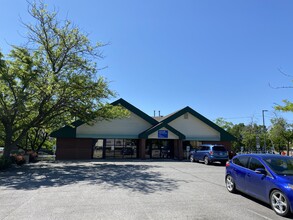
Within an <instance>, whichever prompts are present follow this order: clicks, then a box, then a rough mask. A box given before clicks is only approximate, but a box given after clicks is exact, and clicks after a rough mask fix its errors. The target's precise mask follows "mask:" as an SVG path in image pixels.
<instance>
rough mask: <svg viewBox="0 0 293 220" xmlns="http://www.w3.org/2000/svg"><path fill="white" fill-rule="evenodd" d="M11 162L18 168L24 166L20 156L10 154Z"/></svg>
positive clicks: (22, 157) (22, 156)
mask: <svg viewBox="0 0 293 220" xmlns="http://www.w3.org/2000/svg"><path fill="white" fill-rule="evenodd" d="M10 159H11V162H12V163H15V164H17V165H18V166H21V165H23V164H25V158H24V155H21V154H12V155H11V156H10Z"/></svg>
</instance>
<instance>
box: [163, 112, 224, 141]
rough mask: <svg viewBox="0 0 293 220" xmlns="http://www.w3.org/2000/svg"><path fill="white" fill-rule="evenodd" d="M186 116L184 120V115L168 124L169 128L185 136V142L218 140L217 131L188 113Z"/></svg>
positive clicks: (218, 134)
mask: <svg viewBox="0 0 293 220" xmlns="http://www.w3.org/2000/svg"><path fill="white" fill-rule="evenodd" d="M186 114H187V118H185V117H186V116H185V115H182V116H180V117H178V118H177V119H175V120H174V121H171V122H170V123H169V125H170V126H172V127H173V128H175V129H176V130H178V131H179V132H181V133H182V134H184V135H185V136H186V140H211V141H219V140H220V133H219V132H218V131H216V130H215V129H213V128H212V127H210V126H208V125H207V124H205V123H204V122H202V121H201V120H199V119H197V118H196V117H194V116H193V115H191V114H190V113H186Z"/></svg>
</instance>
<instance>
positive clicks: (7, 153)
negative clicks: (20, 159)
mask: <svg viewBox="0 0 293 220" xmlns="http://www.w3.org/2000/svg"><path fill="white" fill-rule="evenodd" d="M5 132H6V137H5V145H4V153H3V157H4V158H5V159H9V158H10V153H11V150H12V148H13V146H15V145H16V144H13V143H12V132H9V131H7V130H6V131H5Z"/></svg>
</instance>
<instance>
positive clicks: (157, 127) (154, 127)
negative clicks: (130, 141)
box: [138, 123, 185, 139]
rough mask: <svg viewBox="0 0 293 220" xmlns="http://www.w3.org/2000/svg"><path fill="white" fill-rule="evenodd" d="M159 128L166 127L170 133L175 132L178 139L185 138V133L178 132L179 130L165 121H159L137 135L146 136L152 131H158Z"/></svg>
mask: <svg viewBox="0 0 293 220" xmlns="http://www.w3.org/2000/svg"><path fill="white" fill-rule="evenodd" d="M161 128H166V129H168V130H169V131H171V132H172V133H174V134H176V135H177V136H178V137H179V139H185V135H184V134H182V133H180V132H179V131H177V130H176V129H174V128H173V127H171V126H170V125H168V124H166V123H159V124H157V125H155V126H153V127H151V128H149V129H148V130H146V131H144V132H142V133H140V134H139V135H138V137H139V138H146V139H147V138H148V136H149V135H151V134H152V133H154V132H156V131H158V130H159V129H161Z"/></svg>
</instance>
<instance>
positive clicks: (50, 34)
mask: <svg viewBox="0 0 293 220" xmlns="http://www.w3.org/2000/svg"><path fill="white" fill-rule="evenodd" d="M29 13H30V14H31V16H32V17H33V18H34V20H35V23H34V24H26V23H23V25H24V26H25V27H26V28H27V31H28V36H27V38H28V43H27V44H26V45H27V46H26V47H20V46H14V47H13V49H12V50H11V52H10V54H9V55H8V57H6V58H4V57H3V55H2V54H0V128H3V131H4V132H3V133H0V135H1V136H3V137H1V138H2V141H3V142H4V145H5V149H4V155H5V157H9V154H10V150H11V148H12V146H16V145H17V144H19V143H21V142H22V141H23V140H24V138H25V137H26V135H27V134H29V135H30V133H31V132H32V131H33V129H42V130H48V129H49V130H50V129H51V130H54V129H56V128H58V127H60V126H62V125H64V124H70V123H71V122H72V121H73V119H80V120H82V121H84V122H88V123H91V122H92V121H93V120H95V119H102V118H103V119H111V118H115V117H124V116H127V115H128V112H127V111H126V110H124V109H122V108H121V107H119V106H118V107H114V106H110V105H109V104H107V102H106V101H107V100H108V99H109V98H111V97H114V96H115V95H116V94H115V92H113V91H111V90H110V89H109V82H108V81H107V80H106V79H105V78H103V77H102V76H98V75H97V72H98V70H97V66H96V63H95V60H97V59H99V58H102V56H101V53H100V51H99V48H100V47H101V46H103V44H101V43H97V44H96V45H93V44H91V42H90V41H89V39H88V37H87V35H86V34H83V33H81V31H80V30H79V28H78V27H76V26H74V25H72V23H71V22H70V21H68V20H65V21H64V22H60V21H59V20H58V19H57V13H56V12H48V11H47V8H46V6H45V5H44V4H42V3H40V4H39V5H37V4H31V5H30V9H29ZM101 108H102V109H103V110H100V109H101Z"/></svg>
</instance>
